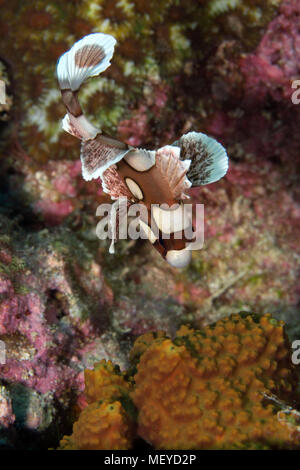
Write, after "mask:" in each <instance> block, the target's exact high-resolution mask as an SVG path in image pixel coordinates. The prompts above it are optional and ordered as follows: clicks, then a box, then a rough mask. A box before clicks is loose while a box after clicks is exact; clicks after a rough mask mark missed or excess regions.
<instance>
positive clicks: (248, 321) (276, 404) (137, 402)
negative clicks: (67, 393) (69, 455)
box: [60, 314, 300, 450]
mask: <svg viewBox="0 0 300 470" xmlns="http://www.w3.org/2000/svg"><path fill="white" fill-rule="evenodd" d="M130 359H131V364H132V367H131V368H130V369H129V370H128V371H127V372H123V373H121V372H120V370H119V368H118V367H116V366H113V364H112V363H111V362H105V361H102V362H100V363H98V364H96V365H95V368H94V369H93V370H86V371H85V394H86V399H87V403H88V404H87V406H86V407H85V408H84V410H83V411H82V412H81V414H80V416H79V419H78V421H77V422H76V423H75V424H74V427H73V434H72V435H71V436H69V437H67V436H66V437H64V438H63V439H62V441H61V444H60V449H65V450H67V449H128V448H131V447H132V445H133V442H134V438H136V437H138V436H139V437H141V438H143V439H144V440H146V441H147V442H148V443H149V444H151V445H152V446H153V447H154V448H155V449H173V450H174V449H228V448H234V447H236V448H244V449H247V448H248V449H251V448H257V449H259V448H282V447H286V446H289V447H290V448H293V447H297V446H299V443H300V431H299V413H297V412H294V413H293V410H292V408H291V407H290V406H288V405H287V404H285V402H284V401H280V399H281V400H285V401H286V402H288V401H292V400H293V397H294V396H295V390H296V387H297V377H298V374H297V372H296V369H295V367H294V366H293V364H292V363H291V360H290V350H289V343H288V340H287V337H286V334H285V331H284V327H283V324H282V322H278V321H276V320H274V319H272V317H271V315H265V316H262V317H260V318H259V317H257V316H256V315H252V314H244V315H232V316H230V317H227V318H225V319H224V320H219V321H218V322H217V323H215V324H214V325H209V326H207V327H205V328H203V329H202V330H193V329H191V328H188V327H185V326H182V327H181V328H180V330H179V331H178V332H177V335H176V337H175V338H174V339H173V340H171V339H170V338H168V337H167V336H166V335H165V334H164V333H163V332H156V333H146V334H145V335H143V336H141V337H139V338H138V339H137V340H136V342H135V344H134V346H133V349H132V351H131V354H130ZM274 397H276V399H275V398H274ZM284 417H286V419H285V418H284Z"/></svg>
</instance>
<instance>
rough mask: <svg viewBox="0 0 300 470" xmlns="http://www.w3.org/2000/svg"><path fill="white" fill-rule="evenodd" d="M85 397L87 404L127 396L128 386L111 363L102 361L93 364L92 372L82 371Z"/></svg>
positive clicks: (89, 370) (88, 370)
mask: <svg viewBox="0 0 300 470" xmlns="http://www.w3.org/2000/svg"><path fill="white" fill-rule="evenodd" d="M84 378H85V395H86V399H87V401H88V403H93V402H95V401H97V400H107V399H110V400H111V399H113V398H119V397H120V396H122V395H124V394H127V393H128V390H129V384H128V383H127V382H126V381H125V379H124V376H123V374H121V373H120V372H119V370H118V367H117V366H114V365H113V363H112V362H111V361H108V362H106V361H105V360H104V359H103V360H102V361H100V362H98V363H96V364H95V367H94V369H93V370H91V369H86V370H85V371H84Z"/></svg>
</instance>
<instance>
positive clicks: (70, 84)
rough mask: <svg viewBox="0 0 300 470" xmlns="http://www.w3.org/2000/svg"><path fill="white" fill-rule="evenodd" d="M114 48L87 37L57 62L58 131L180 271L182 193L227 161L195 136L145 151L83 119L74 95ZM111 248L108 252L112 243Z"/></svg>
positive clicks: (187, 222) (104, 39)
mask: <svg viewBox="0 0 300 470" xmlns="http://www.w3.org/2000/svg"><path fill="white" fill-rule="evenodd" d="M115 44H116V40H115V39H114V38H113V37H112V36H110V35H108V34H102V33H95V34H90V35H88V36H85V37H84V38H82V39H81V40H80V41H78V42H76V43H75V44H74V45H73V46H72V48H71V49H70V50H69V51H67V52H66V53H65V54H63V55H62V56H61V57H60V59H59V61H58V64H57V77H58V82H59V87H60V89H61V94H62V100H63V102H64V104H65V106H66V109H67V114H66V116H65V117H64V119H63V122H62V127H63V129H64V130H65V131H66V132H68V133H70V134H72V135H73V136H75V137H77V138H78V139H80V140H81V141H82V143H81V154H80V158H81V162H82V175H83V178H84V179H85V180H91V179H93V178H99V177H100V178H101V181H102V186H103V191H104V192H106V193H108V194H109V195H110V196H111V198H112V199H113V200H115V203H114V204H117V203H118V201H120V200H124V198H127V201H128V202H127V204H128V205H130V204H134V203H139V204H143V205H144V206H145V207H146V209H147V211H146V214H147V216H146V217H145V216H143V217H142V216H141V217H140V227H141V230H142V231H143V232H144V234H145V235H146V237H147V238H148V239H149V241H150V242H151V243H152V245H153V246H154V248H156V249H157V250H158V252H159V253H160V254H161V255H162V256H163V258H164V259H166V260H167V262H168V263H169V264H170V265H172V266H174V267H177V268H182V267H185V266H187V265H188V263H189V262H190V260H191V249H190V245H191V239H190V238H189V239H187V238H186V236H185V233H186V229H188V228H191V227H192V225H193V223H192V220H191V217H187V216H186V214H185V211H184V203H185V200H186V199H188V198H189V196H188V195H187V194H186V191H188V189H189V188H190V187H191V186H194V187H195V186H202V185H206V184H209V183H214V182H215V181H218V180H219V179H220V178H222V177H223V176H224V175H225V174H226V172H227V169H228V157H227V154H226V151H225V149H224V148H223V147H222V145H221V144H220V143H218V142H217V141H216V140H214V139H213V138H211V137H208V136H207V135H205V134H202V133H200V132H199V133H198V132H189V133H188V134H185V135H183V136H182V137H181V138H180V139H179V140H178V141H176V142H174V143H173V144H172V145H166V146H164V147H161V148H159V149H158V150H145V149H140V148H134V147H131V146H129V145H127V144H125V143H123V142H120V141H119V140H117V139H114V138H111V137H109V136H106V135H104V134H103V133H102V132H101V129H99V128H96V127H94V126H93V125H92V124H91V123H90V122H89V121H88V119H87V118H86V116H85V115H84V114H83V111H82V108H81V106H80V104H79V101H78V92H79V89H80V87H81V85H82V83H83V82H84V81H85V80H86V79H88V78H89V77H92V76H96V75H99V74H100V73H101V72H103V71H104V70H106V69H107V67H109V65H110V60H111V58H112V56H113V53H114V47H115ZM114 204H113V205H114ZM161 205H163V207H164V208H162V207H159V206H161ZM166 207H167V208H166ZM174 207H175V208H174ZM151 208H153V210H152V211H151ZM115 212H116V213H117V214H118V217H120V212H121V211H120V210H119V211H118V209H117V208H116V210H115ZM119 222H120V221H117V222H112V225H113V226H112V227H110V228H111V233H112V234H113V238H116V232H117V224H118V223H119ZM111 248H112V249H111V250H110V251H111V252H113V243H112V247H111Z"/></svg>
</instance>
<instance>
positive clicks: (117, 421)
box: [60, 400, 133, 450]
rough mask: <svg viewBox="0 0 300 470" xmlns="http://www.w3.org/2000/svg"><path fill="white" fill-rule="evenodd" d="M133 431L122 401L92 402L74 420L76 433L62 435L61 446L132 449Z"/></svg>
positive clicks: (70, 447) (94, 448) (71, 447)
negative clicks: (68, 435) (76, 419)
mask: <svg viewBox="0 0 300 470" xmlns="http://www.w3.org/2000/svg"><path fill="white" fill-rule="evenodd" d="M132 431H133V427H132V423H131V421H130V419H129V418H128V416H127V415H126V413H125V411H124V409H123V407H122V405H121V403H120V402H119V401H115V402H110V401H109V400H105V401H103V402H99V403H98V402H97V403H92V404H91V405H88V406H87V407H86V408H85V409H84V410H83V411H82V413H81V415H80V417H79V420H78V421H76V423H75V424H74V426H73V434H72V436H70V437H66V436H65V437H64V438H63V439H62V441H61V443H60V449H62V450H74V449H76V450H120V449H129V448H130V447H131V441H132Z"/></svg>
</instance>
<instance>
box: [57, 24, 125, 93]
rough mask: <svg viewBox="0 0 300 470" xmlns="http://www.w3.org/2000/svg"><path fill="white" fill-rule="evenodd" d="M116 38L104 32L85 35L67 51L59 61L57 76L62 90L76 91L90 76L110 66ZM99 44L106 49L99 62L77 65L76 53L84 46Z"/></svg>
mask: <svg viewBox="0 0 300 470" xmlns="http://www.w3.org/2000/svg"><path fill="white" fill-rule="evenodd" d="M116 42H117V41H116V40H115V38H114V37H113V36H110V35H109V34H104V33H94V34H89V35H88V36H84V37H83V38H82V39H80V40H79V41H77V42H76V43H75V44H74V45H73V46H72V47H71V49H70V50H69V51H67V52H65V53H64V54H63V55H62V56H61V57H60V59H59V61H58V63H57V78H58V81H59V86H60V88H61V89H62V90H65V89H71V90H73V91H76V90H78V89H79V88H80V86H81V84H82V83H83V82H84V81H85V80H86V79H87V78H88V77H93V76H96V75H99V74H100V73H101V72H103V71H104V70H106V69H107V68H108V67H109V66H110V60H111V58H112V56H113V53H114V47H115V44H116ZM93 45H95V46H99V47H101V48H102V49H103V51H104V54H105V55H104V57H103V58H101V60H100V61H99V62H98V63H97V64H93V65H91V66H86V67H79V66H78V65H76V61H75V56H76V53H79V54H80V50H81V49H82V48H84V46H93Z"/></svg>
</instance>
